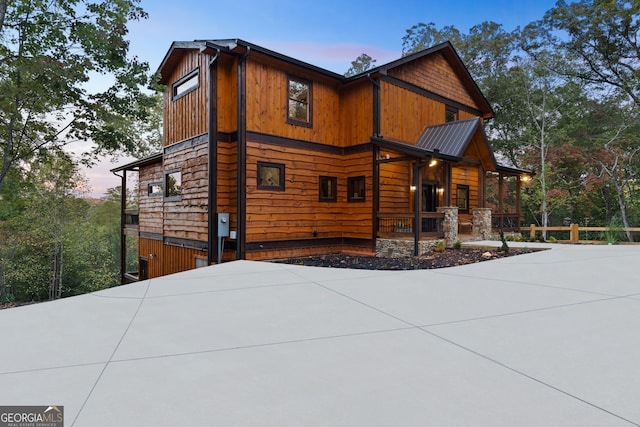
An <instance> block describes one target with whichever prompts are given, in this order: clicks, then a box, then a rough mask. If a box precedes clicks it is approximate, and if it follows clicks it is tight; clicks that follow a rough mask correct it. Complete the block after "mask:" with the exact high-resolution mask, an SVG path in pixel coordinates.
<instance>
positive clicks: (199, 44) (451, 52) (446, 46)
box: [157, 39, 495, 119]
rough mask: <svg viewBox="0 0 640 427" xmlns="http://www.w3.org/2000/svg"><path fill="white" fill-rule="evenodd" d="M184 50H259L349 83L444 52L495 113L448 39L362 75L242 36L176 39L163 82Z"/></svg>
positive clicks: (489, 111) (488, 115) (487, 111)
mask: <svg viewBox="0 0 640 427" xmlns="http://www.w3.org/2000/svg"><path fill="white" fill-rule="evenodd" d="M184 50H200V51H207V50H209V51H211V52H216V51H218V52H224V53H227V54H235V55H238V54H242V53H244V52H246V51H253V52H259V53H262V54H264V55H267V56H270V57H272V58H276V59H278V60H281V61H284V62H286V63H289V64H292V65H296V66H299V67H302V68H306V69H308V70H310V71H313V72H316V73H319V74H322V75H323V76H325V77H329V78H332V79H335V80H338V81H340V82H341V83H348V82H352V81H355V80H359V79H367V78H369V77H370V76H372V75H375V74H380V75H385V76H386V75H387V73H388V71H389V70H391V69H393V68H397V67H400V66H402V65H404V64H407V63H410V62H413V61H415V60H417V59H420V58H423V57H425V56H429V55H434V54H441V55H443V56H444V57H445V58H446V60H447V61H448V63H449V64H450V65H451V67H452V69H453V70H454V72H455V73H456V75H457V77H458V78H459V79H460V81H461V82H462V84H463V85H464V86H465V88H466V89H467V91H468V92H469V94H470V96H471V98H472V99H473V100H474V101H475V102H476V103H477V105H478V108H479V109H480V111H482V112H483V113H484V117H485V119H488V118H492V117H494V116H495V114H494V112H493V109H492V108H491V105H490V104H489V102H488V101H487V99H486V98H485V97H484V95H483V94H482V92H481V91H480V88H479V87H478V85H477V84H476V82H475V81H474V80H473V77H471V74H470V73H469V70H467V67H465V65H464V64H463V62H462V59H460V56H459V55H458V53H457V52H456V50H455V49H454V47H453V45H452V44H451V42H449V41H446V42H443V43H440V44H438V45H435V46H432V47H430V48H428V49H424V50H421V51H419V52H415V53H412V54H410V55H406V56H403V57H402V58H400V59H397V60H395V61H391V62H389V63H387V64H383V65H380V66H378V67H375V68H371V69H369V70H367V71H364V72H362V73H360V74H356V75H354V76H351V77H345V76H344V75H342V74H337V73H334V72H333V71H329V70H326V69H324V68H321V67H317V66H315V65H312V64H309V63H307V62H304V61H300V60H298V59H295V58H292V57H290V56H287V55H283V54H281V53H278V52H275V51H273V50H270V49H266V48H264V47H262V46H258V45H256V44H253V43H249V42H247V41H244V40H241V39H211V40H194V41H175V42H173V43H172V44H171V47H170V48H169V50H168V52H167V53H166V55H165V57H164V58H163V60H162V62H161V63H160V66H159V67H158V70H157V73H158V74H159V75H160V80H159V83H160V84H166V83H167V81H166V78H167V77H166V75H163V70H164V69H165V67H167V66H169V68H173V67H174V66H176V65H177V63H178V61H179V60H180V58H181V57H182V55H183V51H184Z"/></svg>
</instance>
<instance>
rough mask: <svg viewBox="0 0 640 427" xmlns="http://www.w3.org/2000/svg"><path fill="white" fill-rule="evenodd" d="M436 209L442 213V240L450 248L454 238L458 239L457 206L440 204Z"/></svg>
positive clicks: (454, 241) (454, 240)
mask: <svg viewBox="0 0 640 427" xmlns="http://www.w3.org/2000/svg"><path fill="white" fill-rule="evenodd" d="M436 210H437V211H438V212H440V213H444V220H443V221H442V229H443V231H444V240H445V244H446V246H447V247H448V248H452V247H453V245H454V244H455V243H456V240H458V207H457V206H442V207H437V208H436Z"/></svg>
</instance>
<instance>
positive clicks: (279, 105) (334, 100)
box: [247, 56, 341, 146]
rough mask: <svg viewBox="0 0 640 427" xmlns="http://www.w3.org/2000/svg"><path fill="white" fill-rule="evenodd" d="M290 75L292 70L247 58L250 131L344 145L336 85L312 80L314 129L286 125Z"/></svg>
mask: <svg viewBox="0 0 640 427" xmlns="http://www.w3.org/2000/svg"><path fill="white" fill-rule="evenodd" d="M258 58H259V57H258ZM289 73H290V71H289V70H286V69H282V68H275V67H274V66H272V65H270V64H267V63H263V62H259V61H258V60H256V59H254V57H252V56H249V57H248V59H247V131H253V132H259V133H264V134H268V135H278V136H281V137H285V138H291V139H296V140H303V141H311V142H317V143H322V144H327V145H332V146H341V143H340V140H339V138H338V136H339V134H340V132H339V111H340V108H339V96H338V89H337V82H334V84H333V85H331V84H327V83H325V82H323V80H317V79H316V80H314V81H312V102H313V105H312V109H311V114H312V117H311V122H312V126H311V127H307V126H300V125H295V124H291V123H287V105H288V92H287V90H288V89H287V88H288V76H289V75H290V74H289ZM291 75H292V76H295V77H301V78H305V79H308V78H309V77H310V76H308V75H301V76H300V75H295V74H291Z"/></svg>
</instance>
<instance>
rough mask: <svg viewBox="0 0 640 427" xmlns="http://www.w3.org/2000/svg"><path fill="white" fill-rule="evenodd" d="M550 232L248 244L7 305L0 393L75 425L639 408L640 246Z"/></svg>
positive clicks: (579, 417)
mask: <svg viewBox="0 0 640 427" xmlns="http://www.w3.org/2000/svg"><path fill="white" fill-rule="evenodd" d="M493 244H494V245H495V244H496V243H495V242H493ZM529 246H530V247H531V246H534V245H529ZM550 247H551V248H552V249H551V250H548V251H543V252H537V253H532V254H527V255H523V256H517V257H509V258H504V259H499V260H493V261H488V262H483V263H479V264H474V265H468V266H463V267H454V268H447V269H440V270H422V271H403V272H380V271H365V270H343V269H324V268H313V267H301V266H292V265H282V264H272V263H266V262H248V261H237V262H231V263H225V264H222V265H219V266H213V267H207V268H203V269H198V270H192V271H189V272H185V273H181V274H177V275H173V276H167V277H163V278H159V279H154V280H149V281H145V282H140V283H136V284H132V285H127V286H121V287H118V288H112V289H109V290H105V291H101V292H96V293H93V294H89V295H83V296H79V297H74V298H67V299H63V300H58V301H55V302H50V303H43V304H37V305H32V306H25V307H20V308H14V309H9V310H3V311H0V331H1V336H2V345H1V346H0V405H63V406H64V410H65V421H66V422H65V426H77V427H80V426H82V427H84V426H86V427H96V426H136V427H138V426H367V427H369V426H492V427H495V426H509V427H512V426H545V427H546V426H580V427H584V426H598V427H601V426H629V425H640V403H639V402H640V400H639V397H638V396H640V280H639V279H638V271H639V269H638V266H639V265H640V246H565V245H553V246H550Z"/></svg>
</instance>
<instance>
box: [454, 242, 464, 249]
mask: <svg viewBox="0 0 640 427" xmlns="http://www.w3.org/2000/svg"><path fill="white" fill-rule="evenodd" d="M453 248H454V249H458V250H459V249H462V242H461V241H460V240H456V241H455V243H454V244H453Z"/></svg>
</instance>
